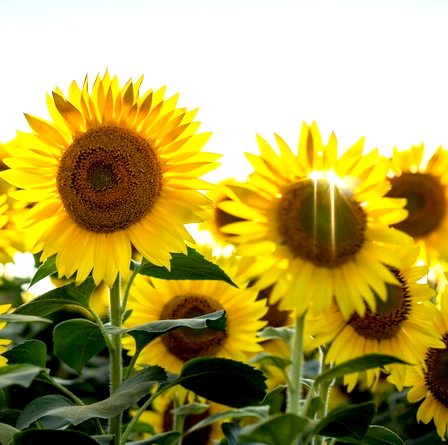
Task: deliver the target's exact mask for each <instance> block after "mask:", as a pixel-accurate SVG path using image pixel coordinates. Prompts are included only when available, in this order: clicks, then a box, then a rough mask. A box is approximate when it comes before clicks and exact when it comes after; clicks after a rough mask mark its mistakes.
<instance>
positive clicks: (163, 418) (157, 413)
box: [139, 388, 229, 445]
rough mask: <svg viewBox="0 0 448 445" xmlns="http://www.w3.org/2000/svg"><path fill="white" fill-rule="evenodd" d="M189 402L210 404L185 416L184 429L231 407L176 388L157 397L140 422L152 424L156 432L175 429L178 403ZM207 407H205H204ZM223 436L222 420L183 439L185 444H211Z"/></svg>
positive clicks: (144, 436) (180, 404) (146, 435)
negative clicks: (174, 417)
mask: <svg viewBox="0 0 448 445" xmlns="http://www.w3.org/2000/svg"><path fill="white" fill-rule="evenodd" d="M188 403H199V404H202V405H208V408H206V409H205V411H203V412H200V413H197V414H188V415H187V416H186V418H185V421H184V422H185V423H184V431H187V430H188V429H189V428H191V427H193V426H194V425H196V424H197V423H198V422H200V421H201V420H203V419H205V418H206V417H208V416H210V415H213V414H216V413H219V412H222V411H224V410H227V409H229V408H228V407H225V406H224V405H219V404H217V403H214V402H209V401H206V400H204V399H203V398H202V397H198V396H196V395H195V396H194V397H191V394H186V393H185V391H182V388H180V391H179V390H178V388H175V390H174V391H167V392H165V393H163V394H162V395H161V396H159V397H157V398H156V399H155V400H154V402H153V404H152V407H151V408H152V409H151V410H146V411H145V412H144V413H143V414H142V415H141V416H140V418H139V421H140V422H143V423H146V424H148V425H151V426H152V427H153V428H154V430H155V433H156V434H162V433H166V432H168V431H173V426H174V425H173V412H172V410H173V409H174V408H175V406H176V405H178V406H182V405H184V404H188ZM204 408H205V407H204ZM146 437H151V435H149V434H144V435H143V438H146ZM221 437H222V430H221V424H220V422H215V423H212V424H211V425H208V426H206V427H204V428H201V429H199V430H197V431H195V432H193V433H191V434H188V435H186V436H185V437H184V438H183V439H182V444H183V445H211V444H212V443H213V440H218V439H219V438H221Z"/></svg>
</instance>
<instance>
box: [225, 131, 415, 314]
mask: <svg viewBox="0 0 448 445" xmlns="http://www.w3.org/2000/svg"><path fill="white" fill-rule="evenodd" d="M275 138H276V141H277V145H278V148H279V150H280V154H278V153H277V152H276V151H275V150H274V149H273V148H272V147H271V146H270V145H269V144H268V143H267V142H266V141H265V140H264V139H262V138H261V137H260V136H257V140H258V145H259V148H260V156H256V155H254V154H250V153H247V154H246V156H247V158H248V160H249V162H250V163H251V164H252V166H253V167H254V169H255V171H254V172H253V173H252V174H251V175H250V176H249V179H250V181H249V182H247V183H242V184H239V185H237V186H236V185H229V186H228V188H229V189H230V190H232V192H233V194H234V195H235V196H236V197H237V199H235V200H232V201H222V202H221V203H219V204H218V205H219V207H220V208H221V209H222V210H224V211H226V212H228V213H230V214H232V215H235V216H237V217H239V218H242V219H246V220H248V221H242V222H236V223H233V224H229V225H227V226H226V227H223V228H222V230H223V231H226V232H227V233H234V234H237V236H234V237H233V238H232V242H233V243H234V244H236V245H237V249H236V253H237V254H238V255H242V256H253V257H256V261H254V263H253V266H252V267H251V268H249V270H248V271H247V274H249V275H252V276H254V277H261V278H260V284H259V287H260V288H263V287H268V286H269V285H272V284H274V283H275V287H274V289H273V291H272V294H271V301H272V302H276V301H278V300H280V299H281V303H280V308H281V309H292V308H295V309H296V310H297V314H298V315H300V314H301V313H303V312H305V311H306V310H307V309H308V308H309V307H310V308H311V310H312V311H314V312H322V311H324V312H326V311H328V310H329V309H330V306H331V303H332V300H333V296H334V297H335V298H336V301H337V303H338V305H339V307H340V309H341V311H342V312H343V314H344V317H345V318H347V319H348V318H349V317H350V316H351V314H352V313H353V312H354V311H357V312H358V313H359V314H360V315H363V314H364V312H365V306H366V304H370V305H372V304H373V302H374V300H375V295H378V296H379V297H380V299H382V300H385V299H386V296H387V290H386V283H389V284H398V282H397V279H396V277H395V276H394V274H393V273H392V272H391V271H390V270H389V269H388V268H387V267H386V266H385V264H384V263H386V264H390V265H391V266H394V267H397V268H400V267H401V265H402V264H401V261H400V260H398V259H397V258H396V257H395V256H394V254H393V253H392V252H391V250H390V248H389V246H390V245H397V244H401V243H408V242H410V237H408V236H407V235H406V234H404V233H402V232H400V231H398V230H394V229H391V228H389V227H388V225H389V224H392V223H397V222H399V221H401V220H402V219H404V218H405V216H406V215H407V212H406V211H405V210H403V207H404V205H405V200H404V199H392V198H385V197H384V195H385V193H386V192H387V191H388V190H389V187H390V186H389V184H388V183H387V181H386V174H387V171H388V170H389V163H390V161H389V160H387V159H386V158H384V157H379V156H378V151H377V150H373V151H371V152H370V153H368V154H367V155H363V154H362V152H363V147H364V141H363V139H361V140H359V141H358V142H357V143H356V144H355V145H353V146H352V147H351V148H349V149H348V150H347V151H345V152H344V153H343V154H342V155H341V156H340V157H338V154H337V140H336V137H335V135H334V133H333V134H332V135H331V136H330V139H329V141H328V144H327V145H326V146H324V145H323V143H322V139H321V136H320V133H319V130H318V128H317V125H316V124H315V123H313V124H312V125H311V126H310V127H308V125H306V124H305V123H304V124H303V126H302V131H301V133H300V139H299V146H298V153H297V154H294V153H293V152H292V151H291V149H290V148H289V147H288V145H287V144H286V143H285V142H284V140H283V139H281V138H280V137H279V136H277V135H275Z"/></svg>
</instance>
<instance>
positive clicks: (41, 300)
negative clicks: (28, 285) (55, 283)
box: [14, 277, 96, 316]
mask: <svg viewBox="0 0 448 445" xmlns="http://www.w3.org/2000/svg"><path fill="white" fill-rule="evenodd" d="M95 287H96V286H95V283H94V281H93V278H91V277H89V278H87V280H85V281H84V282H83V283H82V284H80V285H79V286H76V284H75V283H69V284H66V285H65V286H61V287H58V288H56V289H53V290H51V291H49V292H46V293H45V294H43V295H40V296H39V297H36V298H34V299H33V300H31V301H29V302H27V303H25V304H23V305H22V306H20V307H18V308H17V309H16V310H15V311H14V313H15V314H26V315H37V316H43V315H48V314H51V313H52V312H55V311H57V310H58V309H60V308H61V307H62V306H64V305H66V304H73V305H76V306H81V307H83V308H84V309H87V310H88V309H89V299H90V296H91V295H92V292H93V291H94V290H95Z"/></svg>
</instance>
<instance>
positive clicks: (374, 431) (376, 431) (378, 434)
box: [336, 425, 404, 445]
mask: <svg viewBox="0 0 448 445" xmlns="http://www.w3.org/2000/svg"><path fill="white" fill-rule="evenodd" d="M336 443H340V442H336ZM342 443H357V444H360V445H404V442H403V441H402V440H401V438H400V437H399V436H398V435H397V434H396V433H394V432H393V431H391V430H389V429H387V428H385V427H384V426H379V425H371V426H369V429H368V430H367V433H366V434H365V436H364V437H363V438H362V439H361V440H356V439H352V438H349V437H345V438H344V442H342Z"/></svg>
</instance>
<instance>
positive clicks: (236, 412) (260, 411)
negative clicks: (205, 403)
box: [185, 405, 269, 435]
mask: <svg viewBox="0 0 448 445" xmlns="http://www.w3.org/2000/svg"><path fill="white" fill-rule="evenodd" d="M247 417H255V418H257V419H267V418H268V417H269V406H266V405H262V406H246V407H244V408H239V409H231V410H228V411H223V412H219V413H215V414H212V415H210V416H208V417H207V418H205V419H203V420H201V421H199V422H198V423H195V424H194V425H193V426H192V427H191V428H190V429H189V430H187V431H186V432H185V434H186V435H187V434H190V433H192V432H194V431H197V430H200V429H201V428H204V427H206V426H208V425H211V424H212V423H215V422H217V421H218V420H223V419H243V418H247Z"/></svg>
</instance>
